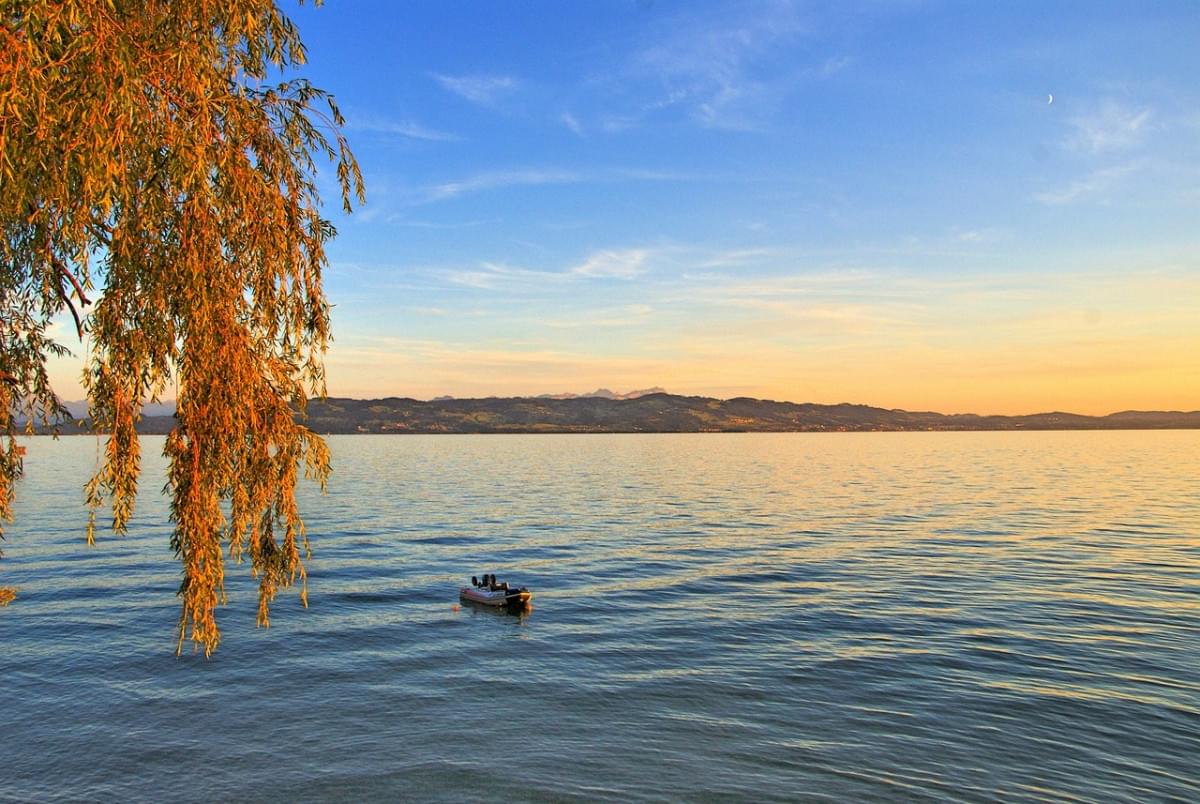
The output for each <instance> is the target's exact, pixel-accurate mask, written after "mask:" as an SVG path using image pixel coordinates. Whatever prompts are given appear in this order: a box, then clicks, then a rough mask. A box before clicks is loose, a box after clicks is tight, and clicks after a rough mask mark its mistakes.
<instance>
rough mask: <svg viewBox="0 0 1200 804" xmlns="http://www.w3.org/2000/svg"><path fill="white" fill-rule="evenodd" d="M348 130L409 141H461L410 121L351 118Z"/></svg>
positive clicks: (450, 134)
mask: <svg viewBox="0 0 1200 804" xmlns="http://www.w3.org/2000/svg"><path fill="white" fill-rule="evenodd" d="M348 128H350V129H351V130H354V131H370V132H375V133H379V134H395V135H398V136H401V137H407V138H408V139H411V140H425V141H426V142H461V141H462V140H463V138H462V137H460V136H459V135H457V134H453V133H451V132H448V131H439V130H437V129H433V128H428V127H426V126H423V125H421V124H420V123H415V122H413V121H412V120H378V119H373V118H370V117H351V118H350V120H349V126H348Z"/></svg>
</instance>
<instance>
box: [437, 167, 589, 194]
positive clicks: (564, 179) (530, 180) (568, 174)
mask: <svg viewBox="0 0 1200 804" xmlns="http://www.w3.org/2000/svg"><path fill="white" fill-rule="evenodd" d="M582 179H583V177H582V176H581V175H580V174H579V173H576V172H574V171H569V170H506V171H492V172H488V173H479V174H476V175H474V176H468V177H466V178H463V179H457V180H455V181H448V182H443V183H441V184H436V185H434V186H432V187H429V188H428V189H427V191H426V197H425V200H427V201H441V200H443V199H447V198H454V197H455V196H459V195H463V194H464V193H472V192H479V191H482V190H495V189H499V188H502V187H519V186H528V185H538V184H571V183H573V182H577V181H581V180H582Z"/></svg>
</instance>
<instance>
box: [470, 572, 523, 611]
mask: <svg viewBox="0 0 1200 804" xmlns="http://www.w3.org/2000/svg"><path fill="white" fill-rule="evenodd" d="M458 596H459V597H460V598H461V599H463V600H466V601H468V602H471V603H482V604H483V605H485V606H510V607H513V608H519V607H521V606H526V605H528V604H529V601H530V600H532V599H533V592H530V591H529V590H528V589H526V588H525V587H524V586H522V587H520V588H517V587H515V586H509V585H508V583H507V582H501V583H497V582H496V576H495V575H484V576H483V579H482V580H481V579H479V578H476V577H475V576H474V575H472V576H471V585H470V586H464V587H462V588H461V589H459V590H458Z"/></svg>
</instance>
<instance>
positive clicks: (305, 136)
mask: <svg viewBox="0 0 1200 804" xmlns="http://www.w3.org/2000/svg"><path fill="white" fill-rule="evenodd" d="M0 8H2V9H3V10H2V12H0V227H2V233H0V263H2V266H3V268H2V270H3V275H2V276H0V316H2V317H3V318H2V320H3V324H0V381H2V382H0V426H2V427H3V428H4V429H5V432H6V434H7V435H8V439H9V440H8V447H7V450H6V451H4V452H3V453H0V514H10V513H11V512H10V510H9V508H8V504H9V501H10V500H11V497H12V489H13V483H14V481H15V479H16V478H17V477H18V476H19V474H20V470H21V467H20V464H19V457H18V456H17V455H16V449H15V444H14V442H13V440H12V436H13V433H14V429H15V426H16V425H15V422H16V420H17V414H18V413H19V412H20V411H19V408H21V407H22V406H24V407H25V408H26V411H25V412H26V413H27V414H30V413H32V414H37V415H40V416H41V417H42V418H43V419H51V418H53V417H55V416H57V415H61V414H62V409H61V406H59V404H58V401H57V399H56V398H55V397H54V395H53V393H52V391H51V389H50V386H49V382H48V381H47V376H46V368H45V361H46V358H47V356H49V355H53V354H55V353H57V352H58V351H59V350H61V349H62V347H61V346H60V345H58V344H56V343H55V342H53V340H52V339H51V337H50V333H51V322H52V319H53V318H54V317H55V316H56V315H59V314H61V313H63V312H68V313H70V314H71V316H72V319H73V321H74V323H75V326H76V327H77V329H78V332H79V335H80V337H81V338H82V337H84V336H85V335H86V338H87V341H88V342H89V350H90V354H89V361H88V368H87V371H86V373H85V377H84V381H85V386H86V388H87V391H88V399H89V403H90V406H91V411H92V416H93V419H94V421H95V422H96V425H97V427H98V428H99V429H101V430H103V431H104V432H106V433H108V440H107V442H106V445H105V449H104V452H103V458H102V461H101V464H100V466H99V469H98V471H97V473H96V475H95V476H94V477H93V479H92V480H91V482H89V484H88V485H87V489H86V494H87V498H88V503H89V505H90V507H91V511H92V517H91V519H90V521H89V527H88V539H89V541H91V540H92V539H93V534H94V527H93V526H94V517H95V512H96V510H97V509H98V508H99V507H100V506H102V505H104V504H106V503H109V504H111V509H112V526H113V528H114V529H115V530H116V531H117V532H122V531H124V529H125V528H126V526H127V525H128V523H129V521H130V517H131V515H132V513H133V509H134V501H135V497H136V492H137V481H138V473H139V467H140V453H139V446H138V439H137V421H138V418H139V411H140V408H141V405H142V403H143V402H144V401H146V400H148V399H157V398H158V397H159V396H160V395H161V394H163V393H164V392H165V390H166V388H167V387H168V386H169V384H170V383H172V382H174V383H175V385H176V388H177V391H176V395H177V426H176V427H175V429H174V431H173V432H172V433H171V434H170V436H169V437H168V438H167V442H166V447H165V452H166V455H167V457H168V459H169V467H170V468H169V474H168V482H167V488H166V490H165V491H166V492H167V493H168V494H169V495H170V496H171V501H172V502H171V518H172V521H173V523H174V535H173V537H172V546H173V547H174V549H175V551H176V553H177V555H178V556H179V558H180V560H181V562H182V570H183V579H182V583H181V586H180V591H179V593H180V596H181V597H182V613H181V617H180V625H179V639H180V647H181V648H182V644H183V642H184V640H185V639H188V638H190V639H191V640H193V641H194V642H195V643H196V644H197V645H198V646H201V647H203V648H204V650H205V652H206V653H209V652H211V651H212V650H213V649H214V648H215V647H216V646H217V644H218V642H219V639H220V635H219V631H218V629H217V626H216V621H215V617H214V610H215V607H216V605H217V604H218V603H219V602H221V600H222V599H223V595H224V591H223V589H224V564H225V561H226V559H227V558H233V559H240V558H241V557H242V556H243V555H248V556H249V557H250V560H251V566H252V568H253V571H254V572H255V574H256V575H257V577H258V578H259V588H260V592H259V601H260V603H259V621H260V623H262V624H266V623H267V622H268V607H269V603H270V601H271V600H272V599H273V598H274V596H275V594H276V592H277V590H278V589H280V588H282V587H286V586H289V585H291V584H292V583H294V582H296V581H297V580H299V581H301V582H302V581H303V579H304V566H303V561H302V559H303V555H306V554H307V551H308V543H307V539H306V537H305V532H304V526H303V523H302V521H301V518H300V516H299V513H298V510H297V507H296V502H295V487H296V482H297V478H298V473H299V472H300V466H301V465H303V467H304V471H305V473H306V474H308V475H309V476H311V477H313V478H315V479H316V480H318V481H319V482H321V483H322V485H323V484H324V482H325V479H326V478H327V476H328V474H329V460H328V451H327V449H326V447H325V445H324V443H323V442H322V441H321V439H320V438H318V437H317V436H316V435H314V434H313V433H312V432H310V431H309V430H308V429H307V428H306V427H305V426H304V425H303V422H302V414H303V411H304V407H305V403H306V401H307V399H308V398H309V397H310V396H313V395H323V393H324V372H323V368H322V357H323V355H324V352H325V350H326V347H327V344H328V341H329V337H330V333H329V306H328V303H327V301H326V298H325V294H324V291H323V289H322V281H321V277H322V269H323V268H324V266H325V264H326V255H325V245H326V243H327V242H328V240H329V239H330V238H331V237H332V236H333V235H334V233H335V232H334V229H333V226H332V225H331V224H330V223H329V221H328V220H326V219H324V218H323V217H322V216H321V201H320V196H319V193H318V186H317V176H318V166H317V159H321V158H327V159H329V160H331V161H332V162H333V163H334V164H335V165H336V173H337V178H338V182H339V184H340V189H341V195H342V204H343V206H344V208H345V209H346V210H347V211H349V210H350V208H351V203H352V200H353V199H355V198H357V199H358V200H359V201H360V202H361V200H362V198H363V185H362V176H361V173H360V172H359V169H358V165H357V163H356V162H355V160H354V157H353V155H352V154H351V153H350V151H349V148H348V147H347V144H346V141H345V139H344V138H343V137H342V135H341V134H340V126H342V125H343V122H344V121H343V120H342V116H341V114H340V113H339V111H338V109H337V106H336V105H335V103H334V102H333V98H332V97H330V96H329V95H328V94H326V93H324V92H322V91H321V90H319V89H316V88H315V87H313V86H311V85H310V84H309V83H308V82H307V81H305V80H303V79H290V80H284V78H283V76H285V75H286V73H287V71H288V70H289V69H291V68H294V67H296V66H298V65H301V64H303V62H304V58H305V52H304V47H303V45H302V44H301V41H300V38H299V35H298V32H297V30H296V28H295V26H294V25H293V24H292V22H291V21H290V20H289V19H288V18H287V17H286V16H285V15H284V14H282V13H281V12H280V10H279V9H278V8H277V7H276V5H275V3H274V2H273V1H272V0H0ZM89 294H95V295H96V299H95V301H94V302H93V300H92V299H91V298H90V297H89ZM298 414H301V415H300V416H298ZM25 418H32V416H30V415H26V416H25ZM302 595H303V593H302Z"/></svg>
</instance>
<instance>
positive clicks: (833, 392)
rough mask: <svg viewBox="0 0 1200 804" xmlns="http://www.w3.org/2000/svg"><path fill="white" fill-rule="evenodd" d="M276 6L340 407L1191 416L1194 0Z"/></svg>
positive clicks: (1198, 183)
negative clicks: (322, 132) (764, 406)
mask: <svg viewBox="0 0 1200 804" xmlns="http://www.w3.org/2000/svg"><path fill="white" fill-rule="evenodd" d="M283 6H284V8H285V9H288V10H290V11H291V12H293V18H294V19H295V21H296V22H297V24H298V25H299V26H300V29H301V33H302V36H303V38H304V40H305V42H306V44H307V46H308V49H309V64H308V65H307V67H306V68H305V69H304V70H303V71H302V73H301V74H302V75H304V76H306V77H308V78H311V79H312V81H313V82H314V83H315V84H316V85H318V86H321V87H323V88H325V89H327V90H329V91H331V92H332V93H333V94H334V95H335V96H336V98H337V100H338V102H339V104H340V105H341V107H342V110H343V111H344V113H345V114H346V116H347V118H348V127H347V134H348V136H349V137H350V139H351V143H352V146H353V148H354V150H355V152H356V154H357V156H358V158H359V160H360V162H361V165H362V168H363V171H364V174H365V177H366V181H367V192H368V203H367V204H366V206H364V207H362V208H361V209H359V210H358V211H357V212H356V213H355V214H354V215H353V216H351V217H349V218H344V217H342V216H341V215H340V213H339V212H337V211H336V210H335V209H334V207H335V206H336V203H335V202H336V200H337V193H336V191H335V190H334V188H333V186H332V183H331V182H330V183H329V185H328V186H329V189H328V191H327V192H326V196H327V198H328V199H329V200H330V202H331V203H330V214H331V216H332V217H334V219H335V222H336V224H337V226H338V229H339V232H340V235H339V237H338V239H337V240H336V241H335V243H334V244H333V246H332V249H331V266H330V268H329V271H328V273H327V289H328V292H329V296H330V299H331V301H332V302H333V304H334V305H335V311H334V327H335V329H334V333H335V341H334V344H333V347H332V349H331V351H330V353H329V355H328V358H327V365H328V369H329V391H330V393H331V394H334V395H352V396H359V397H367V396H372V397H374V396H392V395H395V396H415V397H418V398H429V397H432V396H435V395H439V394H452V395H455V396H482V395H522V394H537V393H544V392H560V391H586V390H591V389H593V388H596V387H598V386H606V387H610V388H614V389H617V390H630V389H633V388H640V387H647V386H652V385H658V386H664V387H666V388H667V389H668V390H670V391H673V392H679V393H693V394H710V395H715V396H722V397H729V396H735V395H750V396H758V397H767V398H776V399H790V400H795V401H817V402H840V401H854V402H863V403H869V404H878V405H882V406H887V407H906V408H910V409H913V408H921V409H935V410H942V411H963V410H974V411H978V412H1007V413H1016V412H1032V411H1037V410H1048V409H1055V408H1058V409H1062V408H1065V409H1070V410H1076V411H1080V412H1090V413H1107V412H1110V411H1113V410H1118V409H1124V408H1180V407H1185V408H1189V409H1194V408H1198V407H1200V368H1198V367H1197V364H1198V361H1197V360H1196V359H1195V358H1196V355H1198V354H1200V325H1198V324H1197V315H1196V302H1197V301H1198V300H1200V265H1198V262H1197V258H1196V255H1197V254H1198V253H1200V252H1198V250H1197V248H1196V246H1197V236H1196V220H1197V212H1198V211H1200V161H1198V160H1197V156H1198V155H1200V105H1198V103H1197V101H1198V100H1200V91H1198V86H1200V85H1198V84H1197V82H1196V76H1197V75H1200V57H1198V56H1197V55H1196V54H1197V52H1198V50H1197V47H1196V43H1197V41H1200V37H1198V36H1197V35H1198V34H1200V6H1197V5H1196V4H1195V3H1191V2H1189V3H1154V4H1148V3H1101V2H1088V3H1083V2H1062V3H1044V2H1040V3H1019V2H1009V3H967V2H916V1H914V2H894V3H885V2H859V3H855V2H838V3H805V2H784V1H782V0H780V1H778V2H761V3H760V2H747V3H738V2H728V3H704V2H686V3H685V2H662V1H661V0H653V1H650V0H644V1H642V2H635V1H634V0H619V1H614V2H588V3H574V2H479V3H466V2H436V3H435V2H418V3H403V4H401V3H394V2H360V1H357V0H356V1H354V2H351V1H350V0H346V1H345V2H337V1H336V0H330V2H327V3H326V4H325V5H324V6H322V7H321V8H316V9H314V8H312V7H311V6H307V5H306V6H304V7H300V8H297V7H293V6H290V4H288V3H286V2H285V3H284V4H283ZM1051 96H1053V102H1050V97H1051Z"/></svg>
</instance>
